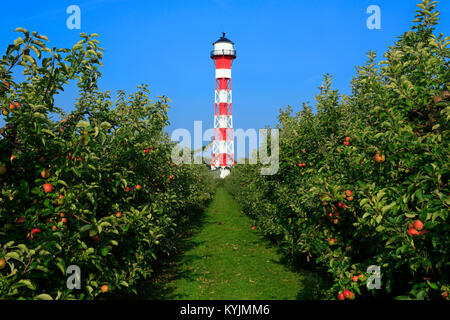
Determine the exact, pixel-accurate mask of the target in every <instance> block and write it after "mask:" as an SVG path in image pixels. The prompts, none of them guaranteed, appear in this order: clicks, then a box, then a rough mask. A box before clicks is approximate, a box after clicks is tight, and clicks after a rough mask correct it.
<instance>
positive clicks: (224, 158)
mask: <svg viewBox="0 0 450 320" xmlns="http://www.w3.org/2000/svg"><path fill="white" fill-rule="evenodd" d="M219 157H220V166H221V167H222V166H223V167H226V166H227V154H226V153H221V154H219Z"/></svg>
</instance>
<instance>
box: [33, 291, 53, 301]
mask: <svg viewBox="0 0 450 320" xmlns="http://www.w3.org/2000/svg"><path fill="white" fill-rule="evenodd" d="M34 298H35V299H38V300H53V298H52V296H51V295H49V294H46V293H41V294H40V295H37V296H36V297H34Z"/></svg>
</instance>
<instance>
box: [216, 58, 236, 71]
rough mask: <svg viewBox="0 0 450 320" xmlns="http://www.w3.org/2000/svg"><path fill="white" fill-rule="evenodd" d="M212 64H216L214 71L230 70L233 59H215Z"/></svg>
mask: <svg viewBox="0 0 450 320" xmlns="http://www.w3.org/2000/svg"><path fill="white" fill-rule="evenodd" d="M214 62H215V63H216V69H231V63H232V62H233V58H232V57H227V56H224V57H215V58H214Z"/></svg>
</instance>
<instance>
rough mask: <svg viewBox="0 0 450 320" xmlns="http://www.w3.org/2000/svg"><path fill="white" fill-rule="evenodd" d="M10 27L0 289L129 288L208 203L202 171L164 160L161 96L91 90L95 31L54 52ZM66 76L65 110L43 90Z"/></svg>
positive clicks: (95, 75)
mask: <svg viewBox="0 0 450 320" xmlns="http://www.w3.org/2000/svg"><path fill="white" fill-rule="evenodd" d="M16 31H19V32H22V33H23V37H19V38H18V39H16V40H15V41H14V44H12V45H10V46H9V47H8V48H7V50H6V53H5V55H4V56H3V57H2V59H1V60H0V105H1V108H2V113H3V116H4V118H3V119H4V121H5V126H4V127H3V128H2V129H1V131H0V134H1V136H0V188H1V193H0V298H1V299H19V298H26V299H30V298H40V299H50V298H53V299H94V298H96V297H97V296H99V295H100V294H103V293H105V292H114V291H116V290H117V291H118V290H119V289H120V290H121V291H120V292H123V291H127V290H129V291H134V290H135V289H134V288H135V286H134V285H135V284H136V282H137V281H138V280H139V279H142V278H147V277H149V276H151V274H152V270H153V269H154V266H155V264H157V263H158V259H159V258H160V257H161V256H163V255H167V254H170V253H171V252H172V251H173V249H174V243H175V239H176V237H177V235H178V232H177V230H178V228H179V226H180V225H182V224H183V223H186V222H187V220H188V219H189V216H190V213H191V212H193V211H195V210H197V209H199V208H201V207H202V206H203V205H205V204H206V203H207V202H208V201H209V200H210V198H211V196H212V191H213V185H212V179H211V177H210V174H209V172H208V170H207V169H206V167H201V166H190V165H181V164H180V165H178V164H175V163H172V161H171V150H172V148H173V146H174V145H173V143H171V142H170V139H169V137H168V135H167V133H165V131H164V127H165V126H166V125H167V124H168V117H167V109H168V104H167V103H168V99H167V98H165V97H159V99H158V100H157V101H155V102H153V101H152V100H150V98H149V91H148V89H147V87H146V86H139V87H138V88H139V89H138V91H137V92H136V93H135V94H131V95H129V96H127V95H126V94H125V92H123V91H120V92H119V93H118V96H117V99H116V101H114V102H113V101H111V97H110V94H109V92H105V93H103V92H100V91H99V89H98V86H97V80H98V79H100V77H101V73H100V72H99V67H100V66H101V65H102V64H101V58H102V56H103V54H102V51H103V49H102V48H100V47H99V42H98V40H97V39H96V37H97V35H96V34H93V35H91V36H88V35H86V34H81V40H80V41H79V42H78V43H77V44H75V45H74V47H73V48H72V49H57V48H48V47H47V46H46V44H45V43H46V41H47V40H48V39H47V38H46V37H45V36H42V35H39V34H38V33H36V32H32V33H31V34H30V32H28V31H27V30H25V29H22V28H18V29H17V30H16ZM17 68H22V71H23V76H21V75H20V74H19V72H17V71H15V70H16V69H17ZM19 70H20V69H19ZM14 75H18V77H19V78H20V79H22V78H23V79H22V81H20V82H19V81H18V80H15V79H14V78H13V76H14ZM69 81H76V82H77V85H78V88H79V98H78V99H77V102H76V106H75V107H76V108H75V110H74V111H72V112H70V113H69V114H66V113H64V112H63V111H62V110H61V109H60V108H58V107H57V106H56V105H55V103H54V96H55V95H56V94H58V93H60V92H61V91H63V89H64V87H65V86H66V85H67V84H68V82H69ZM70 265H77V266H79V267H80V270H81V289H68V288H67V286H66V280H67V278H68V277H69V276H70V274H66V271H67V268H68V266H70Z"/></svg>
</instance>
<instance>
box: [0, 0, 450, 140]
mask: <svg viewBox="0 0 450 320" xmlns="http://www.w3.org/2000/svg"><path fill="white" fill-rule="evenodd" d="M418 2H419V0H396V1H392V0H370V1H367V0H324V1H306V0H293V1H281V0H273V1H268V0H258V1H242V0H240V1H238V0H208V1H207V0H177V1H167V0H166V1H147V0H140V1H124V0H90V1H89V0H84V1H73V0H71V1H65V0H61V1H30V0H22V1H3V2H2V5H1V6H2V19H0V30H2V32H1V34H0V45H1V46H0V48H1V51H2V53H1V54H3V53H4V52H5V49H6V46H7V44H9V43H11V42H12V41H13V40H14V39H15V38H16V37H17V36H18V35H19V34H17V33H14V32H13V30H14V29H15V28H16V27H19V26H20V27H24V28H27V29H28V30H30V31H32V30H36V31H38V32H40V33H41V34H44V35H47V36H48V37H49V39H50V41H51V42H50V44H49V45H50V46H57V47H72V45H73V44H74V43H75V42H77V41H78V39H79V33H80V32H86V33H94V32H96V33H98V34H99V35H100V39H99V40H100V42H101V46H102V47H103V48H104V49H105V56H104V60H103V63H104V68H103V70H102V72H103V79H102V80H101V82H100V85H101V89H102V90H111V91H112V92H115V91H116V90H118V89H125V90H126V91H127V92H132V91H134V90H135V88H136V86H137V85H138V84H141V83H147V84H149V86H150V90H151V92H152V94H153V96H154V97H156V96H158V95H166V96H168V97H169V98H170V99H171V100H172V103H171V110H170V112H169V116H170V120H171V125H170V127H169V128H168V131H169V132H171V131H172V130H173V129H175V128H187V129H189V130H193V121H194V120H202V121H203V123H204V129H206V127H212V126H213V108H214V107H213V102H214V65H213V61H212V60H211V59H210V58H209V52H210V50H211V49H212V42H214V41H215V40H217V39H218V38H219V36H220V35H221V32H222V31H225V32H226V33H227V37H228V38H230V39H231V40H232V41H234V42H235V44H236V47H235V48H236V50H237V59H236V60H235V62H234V64H233V118H234V127H235V128H243V129H248V128H261V127H264V126H265V125H271V126H273V125H275V123H276V116H277V114H278V109H279V108H280V107H284V106H286V105H292V106H293V107H294V108H295V109H298V108H299V107H300V105H301V102H303V101H311V102H313V98H314V95H315V94H316V93H317V87H319V86H320V84H321V81H322V76H323V74H325V73H327V72H328V73H330V74H332V75H333V76H334V87H335V88H337V89H339V90H340V91H341V92H342V93H350V80H351V78H352V77H353V76H354V74H355V66H357V65H361V64H363V63H364V62H365V60H366V56H365V53H366V52H367V51H368V50H375V51H377V52H378V53H379V54H380V56H381V54H382V53H383V52H384V51H385V50H386V47H387V46H389V45H392V44H393V42H394V41H395V40H396V37H397V36H400V35H401V34H402V33H403V32H405V31H407V30H409V28H410V27H411V25H412V20H413V19H414V11H415V10H416V9H417V7H416V4H417V3H418ZM71 4H77V5H79V6H80V8H81V30H69V29H67V27H66V19H67V17H68V14H66V8H67V7H68V6H69V5H71ZM371 4H376V5H378V6H379V7H380V8H381V30H369V29H368V28H367V27H366V20H367V18H368V17H369V15H368V14H367V13H366V8H367V7H368V6H369V5H371ZM438 9H439V11H440V12H441V16H440V18H441V20H440V22H441V24H440V26H439V28H438V31H439V32H443V33H444V34H445V35H446V36H448V35H450V32H449V31H450V1H449V0H441V1H439V5H438ZM75 96H76V92H75V90H68V91H67V92H65V93H64V94H63V95H61V96H60V97H59V98H58V99H57V103H58V104H59V105H60V106H61V107H63V108H64V109H65V110H67V111H70V110H71V109H72V108H73V101H74V98H75Z"/></svg>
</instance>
